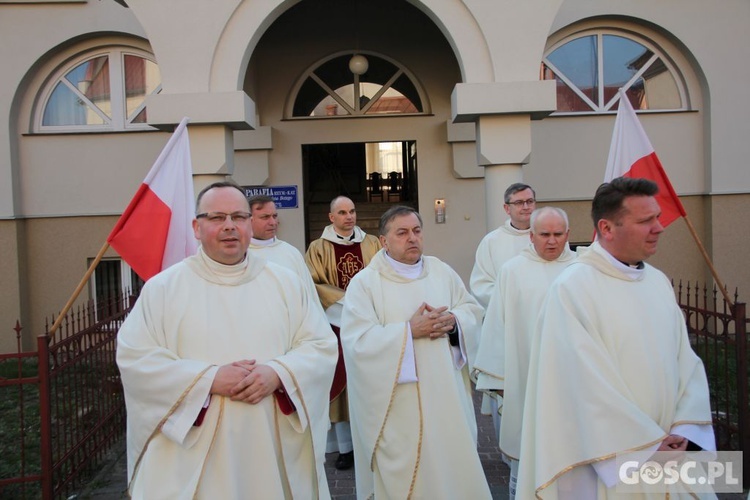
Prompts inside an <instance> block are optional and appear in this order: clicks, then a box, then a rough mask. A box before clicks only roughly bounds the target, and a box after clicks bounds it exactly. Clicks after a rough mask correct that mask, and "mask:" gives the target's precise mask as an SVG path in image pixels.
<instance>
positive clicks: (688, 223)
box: [682, 215, 734, 310]
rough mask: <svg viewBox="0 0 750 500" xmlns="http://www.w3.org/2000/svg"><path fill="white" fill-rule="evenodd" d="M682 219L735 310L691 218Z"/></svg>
mask: <svg viewBox="0 0 750 500" xmlns="http://www.w3.org/2000/svg"><path fill="white" fill-rule="evenodd" d="M682 218H683V220H684V221H685V224H687V227H688V229H689V230H690V234H691V235H692V236H693V239H694V240H695V243H696V244H697V245H698V250H700V252H701V255H703V259H704V260H705V261H706V264H708V268H709V269H710V270H711V275H712V276H713V277H714V281H716V285H717V286H718V287H719V290H720V291H721V294H722V295H723V296H724V300H726V301H727V304H729V308H730V309H731V310H734V302H732V299H731V298H730V297H729V293H728V292H727V289H726V288H725V287H724V283H722V282H721V280H720V279H719V274H718V273H717V272H716V268H715V267H714V265H713V263H712V262H711V258H710V257H709V256H708V252H706V249H705V247H704V246H703V242H701V239H700V238H699V237H698V232H697V231H696V230H695V227H693V223H692V222H690V217H688V216H687V215H684V216H683V217H682Z"/></svg>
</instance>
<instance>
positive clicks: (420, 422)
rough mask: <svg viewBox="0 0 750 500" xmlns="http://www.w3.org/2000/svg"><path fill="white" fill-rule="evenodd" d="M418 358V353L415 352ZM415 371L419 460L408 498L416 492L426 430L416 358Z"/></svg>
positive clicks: (415, 464)
mask: <svg viewBox="0 0 750 500" xmlns="http://www.w3.org/2000/svg"><path fill="white" fill-rule="evenodd" d="M414 357H415V358H416V353H415V354H414ZM414 373H415V374H416V376H417V405H418V407H419V441H418V442H417V460H416V462H415V463H414V474H413V475H412V477H411V485H409V494H408V495H407V496H406V498H411V496H412V494H413V493H414V484H415V483H416V482H417V472H419V463H420V461H421V459H422V434H423V431H424V425H423V424H424V418H423V416H422V393H421V391H420V389H419V370H418V367H417V360H416V359H414Z"/></svg>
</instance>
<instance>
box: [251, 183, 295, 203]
mask: <svg viewBox="0 0 750 500" xmlns="http://www.w3.org/2000/svg"><path fill="white" fill-rule="evenodd" d="M242 189H244V190H245V196H247V197H248V198H250V197H252V196H258V195H261V194H263V195H266V196H270V197H271V198H273V201H274V203H276V208H298V206H299V205H298V203H297V186H242Z"/></svg>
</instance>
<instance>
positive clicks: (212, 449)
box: [117, 182, 337, 499]
mask: <svg viewBox="0 0 750 500" xmlns="http://www.w3.org/2000/svg"><path fill="white" fill-rule="evenodd" d="M197 205H198V209H197V210H198V212H199V213H198V214H197V215H196V219H195V220H194V221H193V228H194V231H195V235H196V238H198V239H200V241H201V247H200V249H199V251H198V254H197V255H195V256H193V257H188V258H187V259H185V260H184V261H182V262H181V263H179V264H176V265H174V266H172V267H170V268H169V269H167V270H166V271H164V272H162V273H160V274H158V275H157V276H155V277H153V278H152V279H150V280H149V281H148V282H147V283H146V285H145V286H144V288H143V291H142V293H141V296H140V298H139V299H138V301H137V303H136V305H135V307H134V308H133V311H132V312H131V313H130V314H129V316H128V318H127V320H126V321H125V322H124V324H123V326H122V328H121V329H120V332H119V334H118V346H117V363H118V366H119V368H120V372H121V374H122V381H123V386H124V389H125V402H126V406H127V448H128V477H129V493H130V495H131V496H132V498H139V499H140V498H147V499H191V498H205V499H214V498H222V499H245V498H274V499H276V498H295V499H297V498H305V499H308V498H309V499H317V498H324V499H325V498H330V494H329V491H328V484H327V481H326V474H325V469H324V467H323V463H324V458H325V457H324V452H325V437H326V430H327V427H328V388H329V387H330V384H331V380H332V378H333V370H334V367H335V365H336V358H337V347H336V338H335V336H334V335H333V332H332V331H331V329H330V327H329V326H328V322H327V321H326V318H325V316H324V314H323V312H322V310H321V308H320V307H319V306H318V305H317V303H316V299H315V297H313V296H311V295H310V293H309V292H308V289H307V288H306V287H304V286H303V284H302V282H301V281H300V279H299V278H298V277H297V276H295V275H294V274H293V273H292V272H291V271H289V270H287V269H285V268H282V267H281V266H278V265H276V264H273V263H267V262H266V261H265V260H263V259H259V258H255V257H252V256H251V255H250V254H249V252H248V251H247V248H248V243H249V240H250V237H251V236H252V230H251V226H250V220H249V219H250V213H249V212H248V209H249V207H248V204H247V199H246V198H245V196H244V193H243V192H242V190H241V189H240V188H239V187H237V186H236V185H234V184H231V183H227V182H222V183H216V184H212V185H211V186H208V187H207V188H206V189H204V190H203V191H202V192H201V194H200V195H199V196H198V203H197Z"/></svg>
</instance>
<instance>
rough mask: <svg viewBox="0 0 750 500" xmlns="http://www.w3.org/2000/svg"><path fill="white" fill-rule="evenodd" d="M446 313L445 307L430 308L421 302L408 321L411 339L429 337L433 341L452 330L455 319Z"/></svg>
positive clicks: (446, 308)
mask: <svg viewBox="0 0 750 500" xmlns="http://www.w3.org/2000/svg"><path fill="white" fill-rule="evenodd" d="M447 311H448V307H447V306H443V307H432V306H431V305H429V304H427V303H426V302H423V303H422V305H421V306H419V308H417V310H416V311H415V312H414V314H413V315H412V317H411V318H410V319H409V327H410V328H411V336H412V338H415V339H421V338H425V337H429V338H432V339H435V338H438V337H442V336H443V335H445V334H446V333H448V332H450V331H451V330H453V325H455V324H456V318H455V317H454V316H453V314H451V313H449V312H447Z"/></svg>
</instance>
